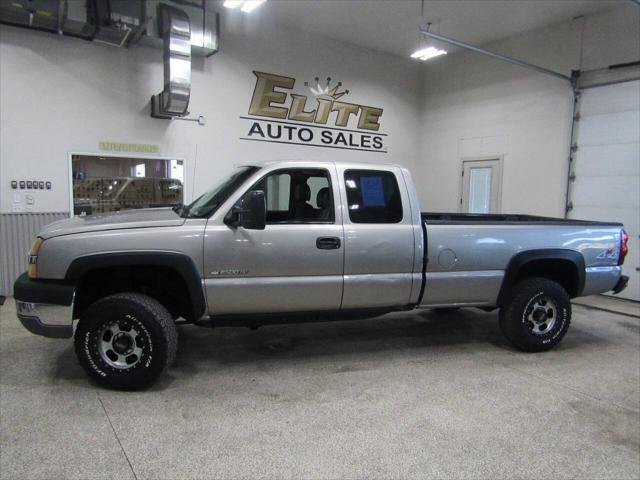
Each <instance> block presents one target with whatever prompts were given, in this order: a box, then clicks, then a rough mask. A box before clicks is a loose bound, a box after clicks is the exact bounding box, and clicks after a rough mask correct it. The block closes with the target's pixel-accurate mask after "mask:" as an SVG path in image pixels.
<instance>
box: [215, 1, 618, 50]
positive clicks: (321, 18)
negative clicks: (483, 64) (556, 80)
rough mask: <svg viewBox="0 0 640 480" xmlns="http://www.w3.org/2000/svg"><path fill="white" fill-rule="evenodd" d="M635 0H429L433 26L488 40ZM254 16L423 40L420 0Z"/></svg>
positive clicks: (335, 31) (412, 42)
mask: <svg viewBox="0 0 640 480" xmlns="http://www.w3.org/2000/svg"><path fill="white" fill-rule="evenodd" d="M629 1H630V0H425V4H424V12H425V13H424V17H425V21H431V22H433V26H432V27H431V28H432V30H433V31H436V32H437V31H438V29H439V30H440V33H442V34H443V35H447V36H450V37H453V38H456V39H459V40H462V41H465V42H468V43H473V44H479V45H482V44H486V43H490V42H492V41H495V40H500V39H503V38H507V37H510V36H512V35H516V34H518V33H522V32H525V31H529V30H535V29H537V28H541V27H544V26H546V25H550V24H553V23H559V22H564V21H568V20H571V19H572V18H573V17H576V16H578V15H582V14H590V13H594V12H596V11H603V10H608V9H611V8H616V7H617V6H620V5H622V4H626V3H628V2H629ZM220 10H221V11H222V12H223V13H224V14H226V15H233V16H236V15H246V14H242V13H241V12H239V11H229V10H228V9H225V8H220ZM249 15H251V16H252V17H256V18H252V20H256V21H258V20H259V19H262V20H264V21H269V22H275V23H276V24H280V25H283V26H287V27H289V28H295V29H298V30H303V31H307V32H311V33H314V34H317V35H322V36H326V37H330V38H334V39H337V40H341V41H343V42H347V43H351V44H355V45H360V46H363V47H367V48H372V49H374V50H380V51H383V52H388V53H392V54H396V55H401V56H407V55H409V54H410V53H411V52H413V51H414V50H415V49H416V47H417V46H418V45H419V41H420V39H419V34H418V31H417V30H418V25H419V24H420V23H421V19H420V0H269V1H268V2H267V3H265V4H264V5H261V6H260V7H259V8H258V9H257V10H255V11H254V12H252V13H251V14H249Z"/></svg>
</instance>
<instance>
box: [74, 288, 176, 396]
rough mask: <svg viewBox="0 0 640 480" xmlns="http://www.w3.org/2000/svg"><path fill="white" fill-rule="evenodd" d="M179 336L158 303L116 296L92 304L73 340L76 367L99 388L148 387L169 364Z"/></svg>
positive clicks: (128, 295)
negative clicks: (77, 365) (79, 367)
mask: <svg viewBox="0 0 640 480" xmlns="http://www.w3.org/2000/svg"><path fill="white" fill-rule="evenodd" d="M177 349H178V332H177V330H176V325H175V323H174V321H173V319H172V318H171V315H170V314H169V312H168V311H167V309H166V308H165V307H163V306H162V304H160V303H159V302H158V301H157V300H155V299H153V298H151V297H148V296H146V295H142V294H139V293H119V294H116V295H111V296H109V297H105V298H103V299H101V300H98V301H97V302H95V303H93V304H92V305H91V306H90V307H89V308H88V309H87V310H86V311H85V312H84V314H83V315H82V318H81V319H80V322H79V323H78V327H77V329H76V334H75V350H76V355H77V356H78V360H79V361H80V364H81V365H82V367H83V368H84V370H85V371H86V372H87V374H88V375H89V376H90V377H91V378H93V379H94V380H95V381H96V382H98V383H99V384H100V385H102V386H104V387H108V388H114V389H119V390H137V389H142V388H145V387H148V386H150V385H151V384H152V383H154V382H155V381H156V379H157V378H158V377H159V376H160V374H161V373H162V371H163V370H164V369H165V368H166V367H168V366H169V365H171V363H173V360H174V359H175V356H176V351H177Z"/></svg>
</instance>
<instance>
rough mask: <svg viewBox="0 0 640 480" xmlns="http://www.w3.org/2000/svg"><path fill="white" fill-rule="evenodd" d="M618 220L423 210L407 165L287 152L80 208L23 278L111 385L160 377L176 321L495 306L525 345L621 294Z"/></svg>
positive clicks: (60, 333)
mask: <svg viewBox="0 0 640 480" xmlns="http://www.w3.org/2000/svg"><path fill="white" fill-rule="evenodd" d="M626 253H627V235H626V233H625V231H624V229H623V228H622V225H621V224H618V223H596V222H588V221H578V220H563V219H555V218H543V217H534V216H528V215H462V214H435V213H434V214H430V213H421V211H420V205H419V201H418V194H417V191H416V187H415V185H414V182H413V180H412V177H411V174H410V173H409V171H408V170H407V169H405V168H403V167H401V166H395V165H381V164H375V163H355V162H354V163H341V162H308V161H281V162H270V163H264V164H260V165H249V166H243V167H240V168H237V169H235V171H233V172H232V173H231V174H230V175H229V176H228V177H226V178H225V180H224V181H222V182H220V183H219V184H218V185H217V186H216V187H214V188H212V189H211V190H209V191H207V192H206V193H204V194H203V195H202V196H200V197H199V198H197V199H196V200H195V201H193V202H192V203H191V204H190V205H185V206H180V207H176V208H153V209H141V210H130V211H121V212H117V213H115V214H111V215H87V216H76V217H73V218H70V219H67V220H62V221H59V222H56V223H52V224H50V225H48V226H46V227H44V228H43V229H42V231H40V233H39V234H38V236H37V239H36V240H35V243H34V245H33V248H32V250H31V253H30V255H29V264H28V271H27V272H26V273H25V274H23V275H22V276H21V277H20V278H19V279H18V280H17V281H16V283H15V285H14V297H15V301H16V307H17V315H18V318H19V319H20V321H21V322H22V324H23V325H24V326H25V327H26V328H27V329H28V330H29V331H31V332H33V333H36V334H39V335H44V336H48V337H57V338H70V337H72V336H74V334H75V350H76V354H77V356H78V359H79V361H80V363H81V365H82V366H83V368H84V369H85V370H86V372H87V373H88V375H89V376H90V377H91V378H93V379H94V380H96V381H97V382H98V383H99V384H101V385H103V386H107V387H111V388H119V389H136V388H143V387H146V386H148V385H150V384H152V383H153V382H154V381H155V380H156V379H157V378H158V376H159V375H160V374H161V372H162V371H163V370H164V369H165V368H166V367H167V366H168V365H170V364H171V362H172V361H173V359H174V357H175V355H176V350H177V328H176V324H179V323H194V324H196V325H200V326H217V325H226V326H229V325H244V326H249V327H256V326H258V325H260V324H266V323H275V322H294V321H301V320H312V321H313V320H336V319H347V318H367V317H372V316H378V315H381V314H384V313H388V312H393V311H399V310H411V309H415V308H459V307H479V308H482V309H485V310H493V309H499V315H498V319H499V323H500V327H501V330H502V332H503V333H504V335H505V336H506V338H507V339H508V340H509V341H510V342H511V344H513V345H514V346H515V347H516V348H518V349H520V350H523V351H527V352H539V351H544V350H548V349H550V348H552V347H554V346H555V345H557V344H558V343H559V342H560V341H561V340H562V338H563V337H564V335H565V334H566V332H567V329H568V328H569V322H570V320H571V303H570V299H571V298H573V297H578V296H581V295H591V294H595V293H600V292H607V291H613V292H616V293H617V292H620V291H621V290H622V289H624V288H625V286H626V283H627V280H628V278H627V277H625V276H623V275H622V273H621V265H622V263H623V261H624V257H625V255H626Z"/></svg>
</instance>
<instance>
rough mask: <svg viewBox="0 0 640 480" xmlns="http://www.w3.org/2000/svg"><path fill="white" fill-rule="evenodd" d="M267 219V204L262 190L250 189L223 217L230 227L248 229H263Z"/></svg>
mask: <svg viewBox="0 0 640 480" xmlns="http://www.w3.org/2000/svg"><path fill="white" fill-rule="evenodd" d="M266 220H267V204H266V202H265V198H264V192H263V191H262V190H252V191H250V192H247V194H246V195H245V196H244V197H242V200H241V201H240V202H239V204H238V205H236V206H235V207H233V208H232V209H231V211H230V212H229V213H228V214H227V216H226V217H225V219H224V223H226V224H227V225H229V226H230V227H238V226H240V227H244V228H246V229H248V230H264V227H265V224H266Z"/></svg>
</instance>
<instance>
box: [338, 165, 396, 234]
mask: <svg viewBox="0 0 640 480" xmlns="http://www.w3.org/2000/svg"><path fill="white" fill-rule="evenodd" d="M344 180H345V185H346V187H347V202H348V204H349V218H350V219H351V221H352V222H353V223H398V222H400V221H402V200H401V199H400V189H399V188H398V182H397V181H396V177H395V175H394V174H393V173H391V172H382V171H379V170H347V171H346V172H345V173H344Z"/></svg>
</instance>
